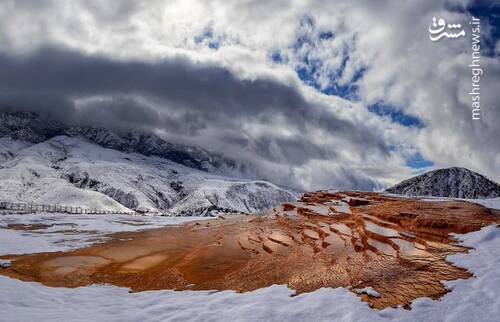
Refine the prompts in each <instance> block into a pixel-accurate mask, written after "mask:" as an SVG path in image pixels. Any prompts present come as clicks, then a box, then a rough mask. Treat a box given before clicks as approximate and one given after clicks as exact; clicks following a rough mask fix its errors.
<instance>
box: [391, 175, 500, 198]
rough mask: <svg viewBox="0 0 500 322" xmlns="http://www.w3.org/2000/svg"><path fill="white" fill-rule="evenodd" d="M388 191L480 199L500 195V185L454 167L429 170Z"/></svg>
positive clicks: (408, 194) (403, 193) (413, 194)
mask: <svg viewBox="0 0 500 322" xmlns="http://www.w3.org/2000/svg"><path fill="white" fill-rule="evenodd" d="M386 191H387V192H390V193H395V194H400V195H407V196H436V197H450V198H466V199H478V198H496V197H499V196H500V185H499V184H498V183H496V182H493V181H491V180H489V179H488V178H486V177H485V176H483V175H480V174H479V173H476V172H474V171H471V170H469V169H466V168H459V167H452V168H447V169H438V170H434V171H429V172H427V173H424V174H422V175H419V176H416V177H413V178H411V179H408V180H405V181H402V182H400V183H398V184H397V185H395V186H393V187H391V188H389V189H387V190H386Z"/></svg>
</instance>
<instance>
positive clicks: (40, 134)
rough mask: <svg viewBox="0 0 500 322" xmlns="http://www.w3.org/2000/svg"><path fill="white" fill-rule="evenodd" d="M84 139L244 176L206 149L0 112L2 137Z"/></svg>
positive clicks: (241, 170)
mask: <svg viewBox="0 0 500 322" xmlns="http://www.w3.org/2000/svg"><path fill="white" fill-rule="evenodd" d="M61 135H66V136H69V137H81V138H83V139H86V140H88V141H91V142H94V143H96V144H98V145H100V146H102V147H105V148H110V149H114V150H118V151H122V152H136V153H140V154H143V155H146V156H159V157H162V158H165V159H168V160H171V161H174V162H176V163H180V164H182V165H185V166H187V167H191V168H195V169H199V170H203V171H207V172H211V173H219V174H223V173H239V174H245V173H246V172H247V171H248V169H247V167H246V165H244V164H238V163H237V162H235V161H233V160H231V159H228V158H225V157H224V156H222V155H220V154H217V153H212V152H209V151H206V150H204V149H201V148H198V147H193V146H185V145H180V144H173V143H171V142H167V141H165V140H164V139H162V138H160V137H159V136H157V135H154V134H151V133H144V132H140V131H129V132H125V131H124V132H117V131H113V130H110V129H103V128H97V127H89V126H76V125H68V124H64V123H62V122H59V121H57V120H55V119H53V118H50V117H40V116H38V115H37V114H35V113H31V112H3V113H2V112H0V137H3V136H9V137H10V138H12V139H15V140H19V141H25V142H30V143H40V142H43V141H46V140H49V139H51V138H54V137H56V136H61Z"/></svg>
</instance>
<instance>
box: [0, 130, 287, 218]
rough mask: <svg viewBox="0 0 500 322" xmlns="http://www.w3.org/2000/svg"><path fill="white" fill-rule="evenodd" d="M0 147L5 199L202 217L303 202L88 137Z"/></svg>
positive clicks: (4, 141)
mask: <svg viewBox="0 0 500 322" xmlns="http://www.w3.org/2000/svg"><path fill="white" fill-rule="evenodd" d="M0 147H1V151H2V153H1V154H0V200H1V201H14V202H16V201H22V202H34V203H45V204H47V203H51V204H62V205H69V206H81V207H86V208H92V207H95V208H99V209H106V210H113V211H118V210H124V209H126V208H143V209H152V210H161V211H166V212H169V211H170V212H171V213H173V214H184V215H200V214H204V213H206V212H207V211H208V210H214V209H216V208H227V209H231V210H237V211H242V212H255V211H262V210H265V209H267V208H270V207H273V206H275V205H277V204H281V203H283V202H285V201H290V200H294V199H295V198H296V195H295V194H294V193H293V192H290V191H287V190H284V189H282V188H280V187H278V186H275V185H273V184H271V183H268V182H264V181H252V180H243V179H241V180H238V179H233V178H228V177H223V176H220V175H215V174H210V173H208V172H206V171H200V170H197V169H193V168H189V167H186V166H183V165H180V164H178V163H175V162H172V161H170V160H167V159H165V158H162V157H159V156H145V155H143V154H138V153H134V152H121V151H118V150H113V149H108V148H104V147H102V146H100V145H97V144H95V143H92V142H89V141H86V140H85V139H83V138H80V137H69V136H64V135H63V136H55V137H52V138H50V139H48V140H44V141H41V142H39V143H28V142H22V141H19V140H14V139H11V138H7V137H3V138H0Z"/></svg>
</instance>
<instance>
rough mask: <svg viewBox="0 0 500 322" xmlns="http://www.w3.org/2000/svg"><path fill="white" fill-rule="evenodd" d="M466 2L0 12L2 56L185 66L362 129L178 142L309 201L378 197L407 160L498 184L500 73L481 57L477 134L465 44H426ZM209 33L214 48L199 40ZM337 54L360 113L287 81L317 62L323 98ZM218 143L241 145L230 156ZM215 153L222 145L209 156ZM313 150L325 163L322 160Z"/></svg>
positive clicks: (68, 5) (290, 128) (301, 129)
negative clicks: (260, 84) (412, 124)
mask: <svg viewBox="0 0 500 322" xmlns="http://www.w3.org/2000/svg"><path fill="white" fill-rule="evenodd" d="M466 4H467V2H464V1H431V0H428V1H419V2H403V1H377V2H374V1H369V0H364V1H347V0H345V1H335V2H333V1H305V0H304V1H280V0H276V1H269V0H265V1H264V0H262V1H252V2H247V1H231V2H228V1H222V0H221V1H204V0H203V1H202V0H199V1H195V0H182V1H180V0H178V1H120V2H115V3H112V2H102V1H62V2H61V1H53V2H52V1H36V2H28V1H3V2H2V4H0V40H1V42H0V52H3V53H9V54H12V55H17V56H19V55H23V54H27V53H29V52H31V51H33V50H35V49H36V48H38V47H40V46H47V45H53V46H59V47H64V48H72V49H74V50H77V51H80V52H82V53H86V54H99V55H104V56H106V57H109V58H110V59H113V60H142V61H149V62H153V63H154V62H158V61H160V60H164V59H172V58H173V57H179V56H182V57H188V59H189V60H190V61H192V62H194V63H195V64H198V65H203V66H218V67H223V68H226V69H228V70H230V71H231V72H233V73H234V74H235V75H236V76H237V77H238V78H240V79H246V80H257V79H272V80H273V81H276V82H278V83H281V84H285V85H286V86H289V87H290V88H291V89H293V90H294V91H296V92H298V93H300V95H303V96H304V97H305V99H306V101H307V102H308V104H311V105H319V106H321V107H320V108H319V109H318V110H326V111H327V113H329V114H331V115H333V116H334V117H335V118H338V119H340V120H346V121H347V122H348V123H349V124H351V125H352V126H353V128H358V129H359V132H357V131H352V132H350V133H349V134H346V133H345V132H343V131H337V130H336V129H332V128H328V126H326V125H324V124H323V125H321V126H318V124H319V123H320V121H321V120H310V122H308V121H309V120H303V121H304V124H305V125H302V124H298V123H297V124H290V123H287V120H285V119H280V117H279V116H277V115H271V116H272V117H276V118H275V120H276V121H275V122H260V120H259V119H251V118H245V119H242V120H239V121H238V122H242V123H240V125H241V126H240V127H239V128H238V129H239V130H238V131H239V132H238V131H236V130H234V129H232V128H230V127H228V128H226V129H216V128H212V127H211V126H208V127H207V128H206V129H203V130H202V131H201V133H199V135H198V136H196V135H195V136H184V137H182V136H179V137H177V138H176V139H177V140H183V141H186V142H191V143H194V144H201V145H204V146H205V147H207V148H211V149H215V150H221V151H223V152H225V153H229V154H231V155H233V156H239V157H241V158H246V159H251V160H253V161H255V162H256V163H258V164H259V165H260V167H261V168H262V169H261V173H263V174H264V175H265V176H266V177H269V178H271V179H274V180H276V181H279V182H282V183H286V184H296V185H297V184H298V185H301V186H303V187H305V188H307V189H315V188H323V187H325V188H326V187H328V186H329V185H331V186H336V185H337V183H339V184H340V183H342V185H344V186H346V187H347V186H348V184H347V182H348V181H349V180H351V182H353V183H355V185H358V186H359V187H363V188H366V187H369V186H370V187H380V186H382V185H387V184H391V183H394V182H396V181H398V180H400V179H402V178H404V177H406V176H408V175H410V174H411V172H412V171H413V170H412V169H410V168H408V167H407V166H406V165H405V162H406V161H405V159H407V158H409V157H411V155H413V154H415V153H416V152H420V153H421V154H422V155H423V156H424V157H425V158H426V159H429V160H431V161H433V162H434V163H435V164H436V165H437V166H452V165H459V166H466V167H469V168H471V169H474V170H477V171H479V172H482V173H484V174H486V175H488V176H490V177H492V178H493V179H496V180H499V179H500V177H499V175H500V174H499V173H498V169H499V168H500V152H499V149H498V147H497V146H498V143H497V138H498V137H499V136H500V128H499V127H498V125H497V124H496V120H498V117H499V116H500V115H499V110H498V108H497V105H498V102H497V101H498V96H497V95H496V89H497V88H498V85H499V84H500V76H498V75H500V73H499V70H500V63H499V62H498V60H497V59H494V58H486V57H484V59H482V63H483V68H484V69H485V77H484V79H483V80H482V83H481V85H482V86H483V90H482V91H483V92H482V101H483V102H484V120H483V121H482V122H473V121H472V120H471V117H470V106H469V98H468V97H467V93H466V92H465V90H467V89H468V87H469V86H470V84H469V83H470V75H469V74H468V73H469V72H470V71H469V69H468V67H467V65H468V64H469V63H470V62H469V61H468V60H469V59H470V57H469V53H468V50H470V48H469V47H470V40H469V39H468V38H467V39H457V40H453V41H443V42H439V43H433V42H431V41H429V39H428V33H427V27H428V25H429V23H430V22H431V18H432V16H433V15H438V16H440V17H443V18H445V19H447V20H449V21H457V22H462V23H463V24H464V25H465V22H466V21H467V19H468V17H467V16H465V15H463V14H460V13H456V12H451V11H450V10H449V8H451V7H452V6H453V7H457V6H458V7H460V6H461V7H463V6H465V5H466ZM306 17H309V18H311V19H313V21H314V26H310V25H307V24H305V25H304V23H302V25H301V22H303V21H304V19H305V18H306ZM208 32H210V33H211V34H212V37H213V39H211V40H209V39H204V40H202V41H199V40H198V41H197V39H200V37H202V38H203V36H204V35H207V33H208ZM321 32H332V34H333V38H331V39H324V40H321V39H319V38H318V37H319V34H320V33H321ZM300 36H305V37H307V38H308V39H309V40H310V41H311V42H310V43H307V44H305V45H303V46H302V47H301V48H299V49H298V50H296V48H294V47H293V45H294V44H296V43H297V39H298V38H299V37H300ZM210 41H216V42H217V44H218V46H219V48H218V49H217V50H215V49H212V48H209V47H208V46H207V45H208V43H209V42H210ZM496 47H498V43H497V45H496ZM497 51H498V49H497ZM275 52H279V53H280V54H281V55H282V56H283V57H284V60H283V62H282V63H280V64H275V63H273V62H272V60H271V55H272V54H273V53H275ZM345 54H346V55H347V56H346V57H347V58H348V59H347V63H346V66H345V71H344V73H343V74H342V75H340V78H339V79H337V80H336V82H337V84H340V85H346V84H349V83H350V82H351V81H352V80H353V77H354V75H355V74H356V72H357V71H359V70H360V69H362V68H366V70H365V72H364V74H363V76H362V77H361V78H360V79H359V80H358V85H359V97H360V99H361V101H360V102H358V103H351V102H348V101H345V100H343V99H340V98H337V97H327V96H325V95H323V94H320V93H318V92H317V91H316V90H313V89H311V88H310V87H308V86H306V85H304V84H302V83H301V82H300V80H299V79H298V77H297V76H296V73H295V69H296V68H297V67H299V66H301V64H303V63H304V58H305V57H308V58H309V59H315V60H318V61H319V62H320V68H319V69H318V70H317V73H316V75H315V77H316V81H317V82H318V84H320V86H322V87H327V86H329V85H331V83H332V80H331V75H335V74H336V73H337V72H338V69H339V68H340V66H341V64H342V61H343V60H344V59H345V58H346V57H344V55H345ZM200 77H202V76H200ZM377 101H384V102H386V103H388V104H392V105H394V106H397V107H399V108H401V109H402V110H403V111H404V112H405V113H409V114H413V115H416V116H418V117H419V118H420V119H421V120H423V121H424V122H425V127H424V128H423V129H415V128H408V127H404V126H401V125H398V124H394V123H391V122H390V121H388V120H387V119H386V118H381V117H378V116H376V115H374V114H372V113H370V112H368V111H367V109H366V106H367V105H368V104H372V103H374V102H377ZM286 113H293V111H287V112H286ZM308 117H313V116H311V115H308ZM227 119H228V120H229V119H230V118H227ZM292 119H293V120H297V119H298V118H297V117H294V118H292ZM228 122H229V121H228ZM367 133H369V135H367ZM200 136H201V137H203V138H200ZM365 136H371V137H377V138H379V139H382V140H383V142H384V143H385V144H386V146H392V147H395V149H393V150H391V151H388V152H386V153H382V152H376V150H374V149H372V148H373V147H371V146H370V145H369V144H370V142H371V141H370V140H369V138H368V137H365ZM222 137H224V138H231V142H233V141H234V142H240V141H241V140H247V141H248V142H250V143H248V144H249V145H243V146H242V145H241V144H238V143H234V144H233V145H228V144H227V140H226V141H224V140H222ZM264 138H265V139H266V142H265V143H264V141H263V140H264ZM291 138H292V139H294V140H299V139H300V141H301V144H302V145H301V146H305V145H304V144H305V142H309V143H310V145H311V146H312V147H314V149H312V148H311V150H308V151H306V152H307V153H311V158H310V159H309V160H307V161H304V160H303V158H304V157H303V156H299V155H297V156H296V157H295V158H294V159H296V160H295V161H291V160H289V159H290V158H291V154H294V153H295V154H297V153H298V154H300V151H296V150H297V149H296V147H293V146H280V145H279V144H285V143H283V142H285V141H286V139H291ZM284 140H285V141H284ZM221 141H223V142H224V144H217V142H221ZM292 142H293V141H292ZM262 145H265V146H264V147H263V146H262ZM249 146H250V147H252V149H255V150H257V149H264V150H266V149H267V150H266V151H267V152H266V153H267V154H268V155H267V157H264V155H266V153H264V152H262V154H261V155H256V154H255V153H254V152H255V151H254V150H250V151H247V150H248V147H249ZM382 150H383V149H382ZM319 151H323V153H322V157H320V156H319V154H320V152H319ZM297 160H300V162H299V161H297ZM287 162H289V164H287ZM351 175H352V176H351ZM355 185H351V186H349V187H354V186H355Z"/></svg>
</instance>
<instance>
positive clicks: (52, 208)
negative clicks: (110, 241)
mask: <svg viewBox="0 0 500 322" xmlns="http://www.w3.org/2000/svg"><path fill="white" fill-rule="evenodd" d="M0 210H15V211H22V212H32V213H37V212H49V213H66V214H98V215H106V214H123V215H134V214H138V213H139V212H137V211H111V210H104V209H97V208H83V207H79V206H65V205H57V204H35V203H33V202H30V203H22V202H11V201H0Z"/></svg>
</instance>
